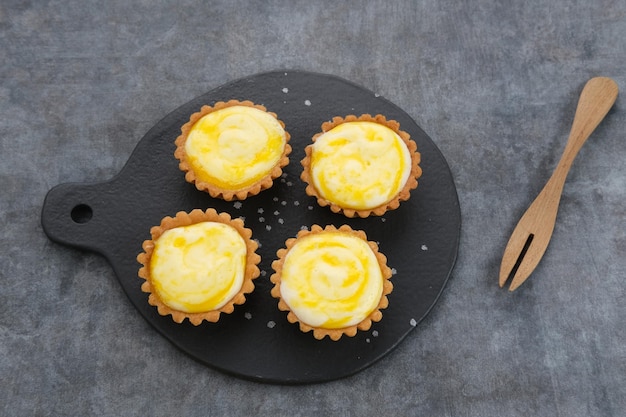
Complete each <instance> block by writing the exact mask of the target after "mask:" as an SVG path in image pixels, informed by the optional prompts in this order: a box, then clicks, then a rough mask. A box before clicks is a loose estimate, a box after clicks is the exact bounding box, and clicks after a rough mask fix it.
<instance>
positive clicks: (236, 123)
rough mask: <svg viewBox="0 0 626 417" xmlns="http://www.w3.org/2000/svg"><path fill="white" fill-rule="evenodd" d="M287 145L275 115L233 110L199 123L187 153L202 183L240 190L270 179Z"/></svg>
mask: <svg viewBox="0 0 626 417" xmlns="http://www.w3.org/2000/svg"><path fill="white" fill-rule="evenodd" d="M286 143H287V141H286V135H285V130H284V129H283V127H282V126H281V124H280V123H279V122H278V120H277V119H276V118H275V117H273V116H272V115H271V114H269V113H267V112H264V111H262V110H259V109H256V108H253V107H248V106H231V107H226V108H223V109H220V110H216V111H214V112H211V113H209V114H207V115H205V116H203V117H202V118H201V119H200V120H198V121H197V122H196V123H195V124H194V125H193V127H192V128H191V130H190V132H189V134H188V136H187V141H186V142H185V152H186V153H187V157H188V159H189V163H190V164H191V167H192V168H193V170H194V172H195V173H196V176H197V177H198V178H199V179H200V180H202V181H204V182H208V183H212V184H215V185H217V186H219V187H221V188H223V189H227V190H239V189H242V188H245V187H247V186H250V185H252V184H254V183H255V182H257V181H259V180H260V179H262V178H263V177H264V176H266V175H268V174H269V173H270V172H271V170H272V168H273V167H274V166H275V165H276V164H277V163H278V162H279V161H280V158H281V156H282V154H283V150H284V149H285V144H286Z"/></svg>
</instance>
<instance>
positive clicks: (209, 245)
mask: <svg viewBox="0 0 626 417" xmlns="http://www.w3.org/2000/svg"><path fill="white" fill-rule="evenodd" d="M150 234H151V239H149V240H145V241H144V242H143V245H142V248H143V250H144V252H142V253H140V254H139V255H138V256H137V261H138V262H139V263H140V264H142V266H141V268H140V269H139V272H138V275H139V277H141V278H143V279H144V280H145V281H144V282H143V284H142V285H141V289H142V291H143V292H145V293H149V294H150V295H149V296H148V303H149V304H150V305H152V306H155V307H156V308H157V311H158V313H159V314H160V315H162V316H167V315H171V316H172V319H173V320H174V321H175V322H176V323H182V322H183V321H184V320H185V318H187V319H189V321H190V322H191V323H192V324H194V325H196V326H197V325H199V324H200V323H202V322H203V321H205V320H206V321H208V322H217V321H218V320H219V317H220V314H221V313H226V314H229V313H232V312H233V310H234V306H235V305H238V304H243V303H244V302H245V301H246V294H249V293H251V292H252V291H253V290H254V283H253V280H254V279H256V278H257V277H258V276H259V274H260V270H259V268H258V266H257V265H258V264H259V262H260V261H261V257H260V256H259V255H258V254H257V253H256V250H257V248H258V244H257V242H256V241H254V240H253V239H252V231H251V230H250V229H247V228H245V227H244V224H243V221H242V220H241V219H232V218H231V217H230V215H229V214H228V213H217V212H216V211H215V210H214V209H208V210H206V211H202V210H199V209H196V210H193V211H191V212H189V213H186V212H183V211H180V212H178V213H177V214H176V216H175V217H169V216H168V217H165V218H163V219H162V220H161V223H160V225H159V226H154V227H152V228H151V229H150Z"/></svg>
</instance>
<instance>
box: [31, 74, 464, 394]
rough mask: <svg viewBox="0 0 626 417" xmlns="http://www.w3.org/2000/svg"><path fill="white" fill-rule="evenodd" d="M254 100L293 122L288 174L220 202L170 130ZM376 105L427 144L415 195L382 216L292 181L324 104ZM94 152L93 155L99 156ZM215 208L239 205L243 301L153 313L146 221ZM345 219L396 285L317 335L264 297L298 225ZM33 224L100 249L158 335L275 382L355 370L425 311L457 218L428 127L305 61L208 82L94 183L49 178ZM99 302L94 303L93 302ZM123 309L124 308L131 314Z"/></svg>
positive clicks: (340, 112) (440, 278)
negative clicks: (192, 174)
mask: <svg viewBox="0 0 626 417" xmlns="http://www.w3.org/2000/svg"><path fill="white" fill-rule="evenodd" d="M230 99H238V100H252V101H253V102H255V103H258V104H263V105H265V106H266V107H267V108H268V110H270V111H272V112H275V113H277V114H278V116H279V118H280V119H281V120H283V121H284V122H285V125H286V128H287V130H288V131H289V132H290V134H291V142H290V143H291V145H292V147H293V152H292V154H291V156H290V160H291V162H290V164H289V165H288V166H287V167H286V168H285V170H284V172H285V174H284V175H283V177H282V178H281V179H280V180H278V181H276V182H275V184H274V186H273V187H272V188H271V189H269V190H266V191H263V192H262V193H261V194H259V195H258V196H255V197H252V198H249V199H247V200H245V201H243V202H241V203H235V202H225V201H222V200H217V199H213V198H211V197H210V196H209V195H208V194H206V193H203V192H200V191H197V190H196V189H195V187H194V186H193V185H190V184H188V183H186V182H185V181H184V175H183V173H182V172H181V171H180V170H179V169H178V161H177V160H176V159H175V158H174V156H173V153H174V149H175V146H174V140H175V138H176V137H177V136H178V134H179V132H180V126H182V125H183V124H184V123H185V122H186V121H187V120H188V117H189V115H190V114H191V113H193V112H195V111H197V110H199V109H200V107H201V106H202V105H204V104H213V103H215V102H216V101H227V100H230ZM363 113H370V114H377V113H380V114H384V115H385V116H386V117H387V118H388V119H395V120H397V121H398V122H400V125H401V128H402V129H403V130H405V131H407V132H408V133H409V134H410V135H411V137H412V139H413V140H414V141H415V142H416V143H417V145H418V150H419V151H420V153H421V154H422V163H421V166H422V169H423V175H422V178H420V180H419V186H418V188H417V189H416V190H414V191H413V193H412V196H411V199H410V200H409V201H407V202H404V203H402V204H401V206H400V208H399V209H397V210H395V211H390V212H387V213H386V214H385V216H383V217H370V218H367V219H347V218H345V217H344V216H343V215H339V214H334V213H332V212H331V211H330V210H329V209H328V208H322V207H319V206H318V205H317V203H316V202H315V200H314V199H313V198H311V197H308V196H306V194H305V192H304V188H305V185H304V184H303V182H302V181H301V180H300V172H301V170H302V167H301V165H300V160H301V159H302V158H303V157H304V147H305V146H306V145H307V144H308V143H310V141H311V137H312V136H313V135H314V134H315V133H317V132H318V131H319V130H320V126H321V124H322V123H323V122H324V121H326V120H330V119H331V118H332V117H333V116H345V115H348V114H356V115H360V114H363ZM94 157H97V155H94ZM208 207H213V208H215V209H217V210H218V211H226V212H228V213H230V214H231V215H232V216H233V217H244V218H245V223H246V226H247V227H250V228H251V229H252V230H253V238H255V239H257V240H258V241H259V242H260V245H261V246H260V248H259V250H258V253H259V254H260V255H261V257H262V262H261V264H260V265H259V266H260V269H261V271H262V275H261V276H260V277H259V278H258V279H257V280H255V284H256V289H255V291H254V293H253V294H251V295H250V296H249V297H248V301H247V303H246V304H244V305H243V306H237V307H236V308H235V312H234V313H233V314H231V315H222V317H221V319H220V321H219V322H218V323H204V324H202V325H200V326H198V327H195V326H193V325H191V324H190V323H189V322H187V321H185V322H184V323H183V324H176V323H174V322H173V321H172V320H171V318H170V317H161V316H159V315H158V314H157V312H156V309H155V308H154V307H151V306H150V305H148V303H147V294H145V293H143V292H142V291H141V289H140V286H141V283H142V280H141V279H140V278H138V276H137V270H138V268H139V264H138V263H137V261H136V256H137V254H138V253H139V252H141V251H142V249H141V244H142V242H143V241H144V240H145V239H148V238H149V237H150V234H149V230H150V227H151V226H153V225H156V224H159V222H160V220H161V218H162V217H164V216H168V215H172V216H173V215H174V214H175V213H176V212H177V211H180V210H185V211H190V210H192V209H194V208H201V209H206V208H208ZM314 223H317V224H320V225H322V226H324V225H327V224H333V225H335V226H340V225H341V224H344V223H347V224H349V225H350V226H352V227H353V228H355V229H362V230H364V231H365V232H366V233H367V235H368V238H369V240H373V241H377V242H379V245H380V250H381V252H383V253H384V254H385V255H386V256H387V257H388V264H389V266H390V267H392V268H394V271H395V274H394V276H393V277H392V282H393V284H394V291H393V293H392V294H391V295H390V296H389V303H390V305H389V308H387V309H386V310H383V319H382V321H381V322H379V323H375V324H374V325H373V326H372V328H371V329H370V330H369V331H367V332H359V333H358V334H357V336H356V337H354V338H348V337H342V338H341V339H340V340H339V341H338V342H333V341H330V340H329V339H328V338H326V339H324V340H321V341H318V340H315V339H314V338H313V335H312V333H302V332H300V330H299V329H298V326H297V325H294V324H290V323H288V322H287V320H286V314H285V313H284V312H280V311H279V310H278V308H277V302H276V300H275V299H273V298H272V297H271V296H270V289H271V287H272V284H271V283H270V281H269V277H270V275H271V274H272V272H273V271H272V269H271V262H272V261H273V260H274V259H275V254H276V250H278V249H279V248H281V247H283V245H284V241H285V240H286V239H287V238H288V237H292V236H295V234H296V233H297V232H298V231H299V230H300V228H301V227H302V226H308V227H310V226H311V225H312V224H314ZM42 225H43V229H44V231H45V233H46V234H47V235H48V237H49V238H50V239H51V240H53V241H56V242H59V243H63V244H67V245H70V246H74V247H78V248H82V249H87V250H90V251H94V252H97V253H100V254H102V255H103V256H105V257H106V259H107V260H108V261H109V262H110V264H111V265H112V266H113V269H114V270H115V273H116V275H117V277H118V279H119V281H120V284H121V285H122V287H123V289H124V291H125V292H126V294H127V295H128V297H129V299H130V300H131V302H132V303H133V305H134V306H135V307H136V308H137V310H138V311H139V312H140V313H141V314H142V315H143V316H144V317H145V319H146V320H148V322H150V323H151V324H152V325H153V326H154V327H155V328H156V329H157V330H158V331H159V332H160V333H161V334H162V335H163V336H164V337H166V338H167V339H168V340H170V341H171V342H172V343H173V344H174V345H176V346H177V347H178V348H180V349H181V350H183V351H184V352H186V353H187V354H189V355H191V356H192V357H193V358H195V359H197V360H199V361H200V362H202V363H205V364H206V365H209V366H211V367H213V368H216V369H219V370H221V371H224V372H227V373H230V374H233V375H236V376H239V377H243V378H246V379H252V380H257V381H261V382H271V383H291V384H296V383H313V382H322V381H328V380H333V379H337V378H341V377H345V376H348V375H351V374H354V373H356V372H358V371H360V370H362V369H364V368H366V367H367V366H369V365H371V364H372V363H374V362H375V361H377V360H378V359H380V358H382V357H383V356H385V355H386V354H387V353H388V352H390V351H391V350H392V349H393V348H394V347H395V346H397V344H398V343H399V342H400V341H401V340H402V339H403V338H404V337H405V336H406V335H407V334H408V333H409V332H410V331H411V330H412V329H413V328H414V327H415V326H416V325H417V324H418V323H419V322H420V321H421V320H422V319H423V318H424V317H425V316H426V314H427V313H428V312H429V310H430V309H431V308H432V306H433V305H434V304H435V302H436V301H437V298H438V297H439V295H440V293H441V292H442V290H443V288H444V286H445V284H446V281H447V280H448V277H449V276H450V274H451V271H452V268H453V266H454V263H455V260H456V255H457V250H458V244H459V237H460V228H461V215H460V208H459V202H458V197H457V193H456V188H455V185H454V181H453V179H452V175H451V173H450V170H449V167H448V165H447V163H446V161H445V159H444V157H443V155H442V154H441V153H440V151H439V150H438V149H437V147H436V146H435V145H434V143H433V142H432V141H431V140H430V138H429V137H428V136H427V135H426V134H425V133H424V132H423V131H422V129H421V128H420V127H419V126H418V125H417V124H416V123H415V122H414V121H413V120H412V119H411V117H410V116H408V115H407V114H406V113H405V112H404V111H402V110H401V109H400V108H398V107H397V106H395V105H394V104H392V103H390V102H389V101H387V100H386V99H384V98H382V97H379V96H378V95H377V94H375V93H374V92H371V91H368V90H367V89H364V88H362V87H360V86H358V85H355V84H352V83H350V82H348V81H346V80H343V79H340V78H337V77H334V76H329V75H324V74H315V73H309V72H301V71H281V72H270V73H263V74H257V75H253V76H251V77H247V78H244V79H241V80H237V81H234V82H231V83H229V84H226V85H223V86H221V87H219V88H216V89H215V90H213V91H210V92H209V93H206V94H204V95H202V96H200V97H198V98H196V99H194V100H192V101H190V102H188V103H186V104H184V105H182V106H180V107H179V108H178V109H176V110H174V111H173V112H172V113H170V114H169V115H167V116H166V117H165V118H164V119H162V120H161V121H160V122H159V123H157V124H156V125H155V126H154V127H153V128H152V129H150V131H149V132H148V133H147V134H146V135H145V136H144V137H143V139H142V140H141V141H140V142H139V144H138V145H137V147H136V148H135V150H134V152H133V154H132V155H131V157H130V159H129V160H128V162H127V164H126V165H125V166H124V168H123V169H122V171H121V172H120V173H119V174H118V175H117V176H116V177H114V178H113V179H111V180H109V181H106V182H100V183H94V184H61V185H58V186H56V187H54V188H53V189H52V190H50V191H49V193H48V195H47V196H46V199H45V202H44V206H43V210H42ZM94 308H98V307H97V306H94ZM129 319H133V318H132V317H129Z"/></svg>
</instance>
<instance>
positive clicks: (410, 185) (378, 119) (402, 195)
mask: <svg viewBox="0 0 626 417" xmlns="http://www.w3.org/2000/svg"><path fill="white" fill-rule="evenodd" d="M357 121H359V122H361V121H365V122H374V123H378V124H381V125H383V126H386V127H388V128H390V129H391V130H393V131H394V132H396V133H397V134H398V136H400V138H401V139H402V141H403V142H404V143H405V145H406V146H407V148H408V150H409V153H410V154H411V173H410V174H409V178H408V179H407V182H406V184H405V185H404V187H403V188H402V190H400V192H399V193H398V194H396V195H395V196H394V197H393V198H392V199H391V200H390V201H388V202H386V203H384V204H381V205H380V206H378V207H374V208H371V209H363V210H360V209H353V208H349V207H342V206H340V205H338V204H336V203H334V202H332V201H329V200H327V199H326V198H324V197H322V195H321V194H320V193H319V192H318V190H317V189H316V188H315V185H313V180H312V178H311V153H312V151H313V144H309V145H307V147H306V148H305V154H306V155H305V157H304V159H302V161H301V164H302V167H303V168H304V169H303V171H302V174H301V175H300V178H301V179H302V180H303V181H304V182H306V183H307V187H306V193H307V195H309V196H312V197H315V198H316V199H317V203H318V204H319V205H320V206H322V207H326V206H330V209H331V210H332V211H333V212H334V213H343V214H344V215H345V216H346V217H350V218H352V217H357V216H358V217H362V218H365V217H368V216H370V215H375V216H382V215H383V214H385V213H386V212H387V211H388V210H395V209H397V208H398V207H399V206H400V202H401V201H406V200H408V199H409V197H410V196H411V190H414V189H415V188H417V180H418V179H419V178H420V177H421V176H422V168H421V167H420V165H419V164H420V162H421V154H420V153H419V152H418V151H417V144H416V143H415V142H414V141H413V140H411V136H410V135H409V134H408V133H407V132H405V131H403V130H400V123H398V122H397V121H395V120H387V118H386V117H385V116H383V115H382V114H377V115H375V116H372V115H370V114H362V115H361V116H359V117H357V116H356V115H348V116H346V117H339V116H337V117H334V118H333V119H332V120H331V121H328V122H324V123H323V124H322V131H321V132H319V133H317V134H316V135H314V136H313V143H315V141H316V140H317V138H318V137H320V136H321V135H323V134H324V133H326V132H328V131H329V130H331V129H333V128H335V127H337V126H339V125H341V124H343V123H349V122H357Z"/></svg>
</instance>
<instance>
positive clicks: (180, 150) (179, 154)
mask: <svg viewBox="0 0 626 417" xmlns="http://www.w3.org/2000/svg"><path fill="white" fill-rule="evenodd" d="M233 106H247V107H252V108H255V109H258V110H261V111H264V112H266V113H268V114H269V115H271V116H272V117H274V118H275V119H276V120H278V123H280V125H281V127H282V128H283V130H284V131H285V147H284V149H283V153H282V155H281V157H280V159H279V161H278V163H277V164H276V165H275V166H274V167H273V168H272V169H271V170H270V171H269V172H268V173H267V175H266V176H264V177H263V178H261V179H260V180H259V181H257V182H255V183H254V184H252V185H249V186H247V187H244V188H241V189H238V190H229V189H225V188H222V187H219V186H217V185H215V184H212V183H210V182H206V181H202V180H200V179H199V178H198V177H197V175H196V173H195V172H194V170H193V168H192V167H191V164H190V163H189V161H188V160H187V152H186V151H185V143H186V142H187V137H188V135H189V132H190V131H191V128H192V127H193V125H194V124H195V123H196V122H197V121H198V120H200V119H201V118H202V117H204V116H206V115H207V114H209V113H212V112H214V111H217V110H221V109H225V108H227V107H233ZM290 138H291V136H290V135H289V132H287V131H286V130H285V123H283V121H282V120H280V119H279V118H278V116H277V115H276V113H272V112H270V111H267V108H265V106H262V105H260V104H254V103H253V102H252V101H249V100H245V101H239V100H229V101H227V102H224V101H219V102H217V103H215V104H214V105H213V106H208V105H205V106H202V108H201V109H200V111H198V112H196V113H193V114H192V115H191V116H190V117H189V121H188V122H187V123H185V124H184V125H183V126H182V127H181V134H180V135H179V136H178V137H177V138H176V141H175V144H176V150H175V151H174V156H175V157H176V159H178V160H179V164H178V167H179V168H180V170H181V171H183V172H184V173H185V180H186V181H187V182H189V183H192V184H194V185H195V186H196V188H197V189H198V190H200V191H205V192H208V193H209V194H210V195H211V197H214V198H222V199H224V200H226V201H232V200H235V199H236V200H244V199H246V198H247V197H249V196H253V195H257V194H259V193H260V192H261V191H263V190H265V189H268V188H270V187H271V186H272V185H273V184H274V180H275V179H276V178H278V177H280V176H281V175H282V173H283V170H282V169H283V167H285V166H286V165H287V164H288V163H289V154H290V153H291V145H289V139H290Z"/></svg>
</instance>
